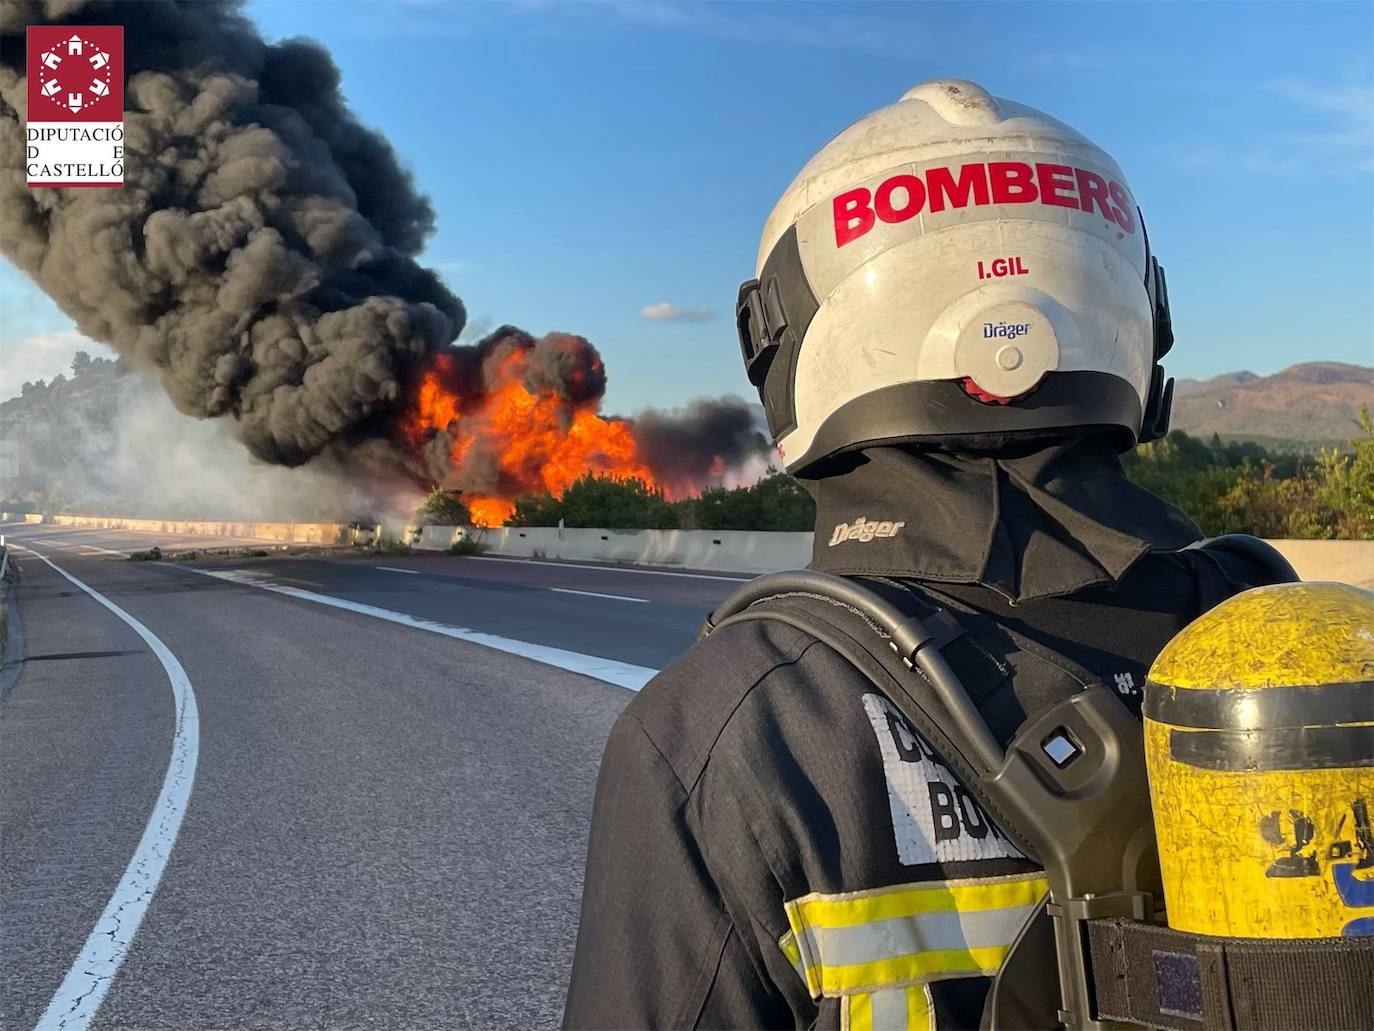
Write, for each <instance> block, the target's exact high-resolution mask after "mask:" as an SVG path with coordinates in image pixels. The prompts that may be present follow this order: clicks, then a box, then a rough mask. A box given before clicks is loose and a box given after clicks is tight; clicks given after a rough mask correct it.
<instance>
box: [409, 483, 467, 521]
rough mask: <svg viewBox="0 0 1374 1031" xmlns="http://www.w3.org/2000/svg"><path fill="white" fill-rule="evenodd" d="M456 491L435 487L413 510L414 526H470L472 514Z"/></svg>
mask: <svg viewBox="0 0 1374 1031" xmlns="http://www.w3.org/2000/svg"><path fill="white" fill-rule="evenodd" d="M458 498H459V495H458V491H456V490H445V489H444V488H443V487H435V488H434V489H433V490H431V491H430V492H429V495H428V497H426V498H425V500H424V503H423V504H422V505H420V507H419V508H417V509H416V510H415V525H416V526H471V525H472V516H471V515H470V514H469V513H468V508H467V506H466V505H464V504H463V503H462V501H460V500H459V499H458Z"/></svg>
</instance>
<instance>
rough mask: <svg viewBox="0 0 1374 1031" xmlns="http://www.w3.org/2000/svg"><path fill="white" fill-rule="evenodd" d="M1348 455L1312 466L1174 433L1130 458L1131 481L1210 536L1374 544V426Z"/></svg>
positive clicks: (1331, 455) (1366, 427)
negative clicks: (1346, 540)
mask: <svg viewBox="0 0 1374 1031" xmlns="http://www.w3.org/2000/svg"><path fill="white" fill-rule="evenodd" d="M1359 426H1360V435H1359V436H1357V437H1356V438H1355V439H1354V440H1352V441H1351V443H1350V449H1349V450H1348V451H1336V450H1328V451H1322V452H1321V453H1319V454H1318V455H1317V457H1316V458H1315V459H1313V458H1307V457H1304V456H1302V455H1296V454H1273V453H1270V452H1268V451H1266V450H1265V449H1264V448H1262V447H1260V446H1259V445H1257V444H1254V443H1244V444H1227V445H1225V446H1223V445H1222V444H1221V442H1220V440H1218V439H1216V438H1214V439H1213V441H1212V443H1211V445H1210V446H1209V445H1207V444H1204V443H1203V442H1202V441H1200V440H1198V439H1196V438H1194V437H1190V436H1188V434H1186V433H1184V432H1182V431H1181V430H1175V431H1174V432H1172V433H1170V434H1169V435H1168V436H1167V437H1165V438H1164V439H1163V440H1158V441H1155V442H1153V443H1151V444H1142V445H1141V446H1140V447H1138V448H1136V449H1135V451H1134V452H1132V453H1131V454H1128V455H1126V456H1125V458H1124V460H1123V464H1124V465H1125V467H1126V471H1127V473H1128V474H1129V475H1130V477H1131V479H1133V480H1135V482H1137V483H1139V484H1140V485H1141V486H1143V487H1146V488H1148V489H1149V490H1152V491H1154V492H1155V493H1156V494H1158V495H1160V496H1161V497H1163V498H1164V499H1165V500H1167V501H1170V502H1172V503H1173V504H1175V505H1177V506H1178V507H1179V508H1181V509H1183V511H1185V512H1186V513H1188V515H1190V516H1192V518H1193V519H1194V520H1195V521H1196V522H1197V523H1198V525H1199V526H1200V527H1201V528H1202V530H1203V532H1204V533H1206V534H1208V535H1209V536H1215V535H1217V534H1222V533H1253V534H1255V535H1256V536H1259V537H1270V538H1278V537H1296V538H1309V539H1310V538H1331V537H1341V538H1353V539H1361V540H1370V539H1374V419H1371V418H1370V415H1369V413H1368V412H1367V411H1363V412H1361V413H1360V421H1359Z"/></svg>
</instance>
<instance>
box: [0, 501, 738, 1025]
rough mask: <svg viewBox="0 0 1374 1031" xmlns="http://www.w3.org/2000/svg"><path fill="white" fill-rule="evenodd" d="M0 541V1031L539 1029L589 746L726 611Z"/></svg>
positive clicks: (676, 602) (606, 583)
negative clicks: (0, 664) (5, 570)
mask: <svg viewBox="0 0 1374 1031" xmlns="http://www.w3.org/2000/svg"><path fill="white" fill-rule="evenodd" d="M0 532H3V533H5V534H6V536H7V537H8V539H9V542H10V544H11V545H12V546H14V547H13V548H12V550H11V555H10V557H11V564H12V568H13V570H14V572H13V573H12V574H11V579H12V580H13V581H14V588H13V591H12V593H11V595H10V599H11V604H12V608H11V622H12V623H17V625H18V633H14V632H12V633H11V635H10V640H9V646H10V647H9V649H8V651H7V655H6V663H5V667H4V669H3V670H0V835H2V841H3V844H2V845H0V957H2V958H3V964H4V976H3V978H0V1027H3V1028H5V1029H8V1028H33V1027H36V1026H42V1027H45V1028H46V1027H52V1028H59V1027H61V1028H68V1029H79V1028H84V1027H93V1028H128V1029H133V1028H139V1029H178V1031H182V1029H200V1028H205V1029H210V1028H215V1029H219V1028H225V1029H229V1028H331V1029H332V1028H340V1029H344V1028H467V1027H497V1028H506V1027H510V1028H517V1027H518V1028H533V1027H550V1026H554V1025H556V1024H557V1022H558V1020H559V1017H560V1015H561V1011H562V1002H563V992H564V988H565V984H566V978H567V973H568V968H569V963H570V958H571V949H572V943H573V939H574V935H575V933H576V923H577V905H578V900H579V898H580V894H581V875H582V862H583V856H584V851H585V844H586V832H587V822H588V817H589V813H590V806H591V799H592V792H593V786H594V782H595V776H596V768H597V763H598V761H599V758H600V753H601V749H602V747H603V744H604V741H605V737H606V733H607V731H608V730H609V729H610V725H611V723H612V721H613V720H614V719H615V716H616V714H617V713H618V712H619V711H620V710H621V708H622V707H623V706H624V705H625V703H626V702H627V701H628V700H629V698H630V697H631V696H632V695H631V690H633V689H634V688H635V687H637V686H638V685H639V684H641V683H642V682H643V680H644V679H645V678H647V677H648V676H649V675H651V674H652V672H653V670H654V669H655V668H658V667H660V666H662V665H664V664H666V663H667V662H668V661H670V660H671V659H672V658H673V656H674V655H676V654H677V653H678V652H680V651H681V650H682V649H684V648H685V647H686V646H687V645H688V644H689V643H690V642H691V640H692V636H693V634H694V633H695V629H696V627H697V625H698V624H699V623H700V620H701V618H702V616H703V615H704V614H705V613H706V612H707V611H708V610H709V609H710V608H711V607H712V606H713V605H714V604H715V603H716V602H717V601H718V600H719V599H720V598H722V597H724V596H725V595H726V594H727V593H729V591H730V590H731V589H733V588H734V587H735V586H737V584H738V582H739V579H743V578H742V577H741V578H737V579H731V578H725V577H722V576H721V575H720V574H699V575H691V574H688V573H686V572H684V571H676V572H673V573H668V572H663V573H659V572H651V571H647V570H640V569H621V568H614V567H598V566H574V565H562V564H554V563H535V562H521V561H515V560H502V559H488V558H456V557H449V556H442V557H439V556H436V557H423V558H397V559H366V560H363V559H349V558H344V559H328V558H271V559H257V560H255V559H228V560H222V561H206V562H198V563H180V562H177V563H171V562H161V563H156V562H139V563H135V562H128V561H124V560H122V556H123V555H125V554H126V553H127V552H128V551H129V550H130V549H135V548H144V547H147V546H149V545H151V544H154V543H161V544H163V546H164V547H165V546H167V545H168V544H169V543H177V542H171V541H169V540H168V539H167V538H164V537H162V536H161V535H154V534H146V533H138V534H135V533H130V532H126V531H117V530H77V529H69V528H65V527H52V526H24V525H13V524H11V525H9V526H5V527H0ZM205 543H206V542H205V540H204V539H203V538H195V539H194V540H192V541H190V542H189V544H190V545H191V546H196V545H201V544H205ZM233 543H235V544H241V543H242V542H238V541H236V542H233ZM181 546H185V544H184V543H183V544H182V545H181ZM45 559H46V560H48V561H45ZM50 563H51V564H50ZM64 574H65V575H64ZM92 592H94V593H92ZM15 608H17V620H16V619H15ZM16 653H17V654H16ZM627 688H628V689H627Z"/></svg>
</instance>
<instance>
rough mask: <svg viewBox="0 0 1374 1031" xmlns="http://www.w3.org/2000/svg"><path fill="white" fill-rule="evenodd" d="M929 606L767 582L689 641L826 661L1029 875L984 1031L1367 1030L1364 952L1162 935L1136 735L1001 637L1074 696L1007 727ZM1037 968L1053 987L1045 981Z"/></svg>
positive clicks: (783, 580) (878, 590)
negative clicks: (729, 634)
mask: <svg viewBox="0 0 1374 1031" xmlns="http://www.w3.org/2000/svg"><path fill="white" fill-rule="evenodd" d="M1201 547H1202V550H1203V551H1204V553H1206V554H1207V555H1208V557H1209V558H1210V559H1212V560H1214V561H1220V560H1221V557H1222V556H1224V555H1225V554H1226V553H1228V552H1230V553H1235V552H1240V553H1243V554H1246V555H1248V556H1249V557H1251V558H1257V559H1259V560H1261V561H1262V562H1264V563H1266V564H1267V566H1268V567H1269V568H1270V570H1271V573H1272V574H1273V577H1274V579H1275V580H1288V581H1291V580H1296V579H1297V576H1296V574H1295V573H1294V571H1293V569H1292V567H1291V566H1289V565H1288V563H1287V562H1286V561H1285V560H1284V559H1283V558H1282V557H1281V556H1280V555H1279V554H1278V553H1277V552H1276V551H1274V550H1273V549H1272V548H1271V547H1269V546H1268V545H1267V544H1265V543H1264V542H1263V541H1260V540H1258V539H1256V538H1253V537H1248V536H1244V535H1239V534H1237V535H1228V536H1225V537H1221V538H1216V539H1214V540H1212V541H1207V542H1204V543H1203V545H1201ZM933 597H941V596H939V595H937V594H936V593H935V592H934V591H932V590H930V589H929V588H928V587H926V586H925V585H922V593H917V592H916V591H914V590H913V589H912V588H911V587H909V586H907V585H905V584H903V583H902V582H900V581H896V580H889V579H887V578H864V579H858V578H847V577H841V576H836V575H833V574H829V573H823V572H819V571H814V570H799V571H793V572H782V573H773V574H769V575H766V576H762V577H759V578H758V579H756V580H753V581H751V582H750V583H748V584H746V585H745V586H744V587H742V588H741V589H740V590H738V591H736V592H735V593H734V594H733V595H731V596H730V597H729V598H728V599H726V600H725V601H724V602H723V603H722V604H721V605H720V606H719V607H718V608H717V609H716V610H715V611H714V612H713V613H712V614H711V615H710V616H709V617H708V618H707V620H706V623H705V625H704V626H703V627H702V630H701V634H700V636H701V637H705V636H707V635H708V634H711V633H714V632H718V631H719V630H720V629H722V628H723V627H726V626H731V625H734V624H738V623H743V622H748V621H752V620H760V619H761V620H770V621H776V622H781V623H785V624H787V625H789V626H792V627H794V628H796V629H798V630H801V631H803V632H804V633H806V634H808V635H810V636H812V637H814V638H816V639H817V640H820V641H822V642H823V643H825V644H826V645H828V646H829V647H830V648H832V649H833V650H834V651H836V652H837V653H838V654H840V655H841V656H843V657H844V658H845V659H846V660H848V661H849V662H850V663H851V664H852V665H853V666H854V667H855V668H856V669H857V670H858V671H859V672H861V673H863V674H864V676H865V677H867V678H868V679H869V680H870V681H872V682H873V684H874V686H875V687H877V688H878V689H879V690H880V691H881V692H882V693H883V694H884V695H885V696H886V697H887V698H888V700H889V701H891V702H892V704H893V705H895V706H896V707H897V709H898V710H899V711H900V712H901V713H902V714H903V716H905V718H906V719H907V720H908V721H909V722H910V723H911V724H912V726H913V727H914V728H915V729H916V730H917V731H918V732H919V733H920V734H922V735H923V736H924V737H925V738H926V739H927V740H928V741H929V742H930V743H931V745H932V747H933V748H935V750H936V751H937V752H939V754H940V755H941V757H942V759H944V760H945V761H946V762H947V763H948V764H949V765H950V767H951V769H952V770H953V771H954V772H955V773H956V775H957V776H958V777H959V778H960V780H961V781H962V782H963V783H964V784H965V786H966V787H967V788H968V790H969V791H970V792H971V793H972V794H973V796H974V798H975V799H976V800H977V801H978V802H979V803H980V804H981V805H982V806H983V807H984V809H985V810H986V811H987V812H988V813H989V815H990V816H991V818H992V819H993V820H994V821H995V822H996V823H997V824H998V826H999V827H1000V828H1001V829H1002V830H1003V831H1004V832H1005V833H1006V834H1007V835H1008V837H1010V838H1011V839H1012V841H1013V842H1015V843H1016V844H1017V846H1018V847H1019V848H1020V849H1021V850H1022V851H1023V852H1024V853H1025V854H1026V855H1027V856H1028V857H1031V858H1033V859H1035V860H1036V861H1037V862H1039V863H1040V864H1041V865H1042V866H1043V867H1044V868H1045V872H1046V877H1047V879H1048V882H1049V893H1048V895H1047V897H1046V898H1045V900H1044V901H1042V903H1041V905H1040V907H1039V908H1038V909H1037V910H1036V912H1035V914H1034V916H1033V917H1032V918H1031V919H1030V920H1029V921H1028V923H1027V924H1026V926H1025V928H1024V929H1023V930H1022V932H1021V934H1020V935H1019V936H1018V938H1017V940H1016V941H1015V942H1014V943H1013V944H1012V947H1011V950H1010V952H1009V954H1008V956H1007V958H1006V960H1005V961H1004V963H1003V965H1002V967H1001V969H1000V970H999V972H998V974H997V975H996V977H995V978H994V981H993V985H992V988H991V990H990V991H989V994H988V999H987V1003H986V1006H985V1009H984V1014H983V1027H984V1028H985V1029H990V1031H1006V1029H1011V1028H1053V1027H1065V1028H1069V1029H1091V1031H1098V1029H1106V1028H1139V1027H1142V1026H1144V1027H1152V1028H1169V1029H1178V1031H1185V1029H1206V1031H1213V1029H1231V1028H1274V1029H1278V1028H1293V1027H1319V1028H1351V1029H1355V1028H1368V1027H1374V938H1368V937H1366V938H1317V939H1313V938H1307V939H1293V940H1276V939H1255V938H1230V937H1219V936H1213V935H1203V934H1192V933H1187V932H1182V931H1177V930H1171V929H1169V928H1167V927H1164V926H1162V925H1161V923H1160V922H1158V921H1159V917H1160V910H1161V908H1162V901H1163V890H1162V882H1161V876H1160V869H1159V858H1158V854H1157V851H1156V842H1155V832H1154V827H1153V823H1152V816H1151V806H1150V794H1149V787H1148V782H1147V778H1146V769H1145V752H1144V748H1145V746H1144V740H1143V734H1142V728H1141V723H1140V721H1139V720H1138V719H1137V718H1136V717H1135V716H1133V715H1132V714H1131V713H1130V711H1129V710H1128V709H1127V708H1126V706H1125V705H1124V704H1123V703H1122V702H1121V701H1120V700H1119V699H1118V698H1117V697H1116V695H1115V693H1114V692H1113V691H1111V690H1110V689H1109V688H1107V687H1106V686H1105V685H1104V684H1103V683H1102V682H1101V681H1100V680H1098V679H1097V678H1095V677H1094V676H1093V675H1092V674H1091V673H1089V672H1088V671H1087V670H1085V669H1083V668H1082V667H1080V666H1078V665H1077V664H1075V663H1073V662H1071V661H1070V660H1068V659H1067V658H1065V657H1064V656H1061V655H1057V654H1056V653H1053V652H1051V651H1049V650H1048V649H1045V648H1043V647H1042V646H1040V645H1038V644H1036V643H1034V642H1032V641H1029V640H1028V639H1026V638H1024V637H1022V636H1021V635H1018V634H1015V633H1013V632H1011V631H1009V630H1007V629H1006V628H1005V627H1003V628H1002V629H1003V630H1004V631H1005V632H1006V633H1007V634H1008V636H1009V637H1010V638H1011V639H1012V641H1013V643H1014V644H1015V645H1016V646H1017V647H1018V648H1019V649H1021V651H1022V652H1023V653H1025V655H1027V656H1029V657H1030V658H1031V660H1032V661H1034V660H1035V659H1036V658H1038V659H1039V660H1040V661H1049V662H1051V663H1053V665H1055V666H1057V667H1058V668H1059V669H1061V670H1066V671H1068V672H1069V673H1070V675H1071V676H1070V679H1071V680H1073V681H1076V683H1074V684H1073V685H1072V686H1071V687H1069V688H1068V689H1067V690H1065V691H1063V692H1061V693H1060V695H1059V696H1058V697H1057V698H1051V699H1048V700H1045V701H1044V702H1043V704H1041V705H1040V707H1039V708H1038V710H1035V711H1029V712H1027V713H1026V717H1025V719H1024V720H1022V721H1021V722H1020V723H1019V725H1018V726H1011V725H1010V721H1009V720H1008V718H1007V716H1006V714H1005V710H996V709H995V707H994V706H992V705H991V704H989V703H990V700H991V697H992V695H993V693H994V691H995V690H996V688H998V687H999V686H1000V685H1001V684H1002V683H1003V682H1004V681H1005V679H1006V669H1005V668H1004V667H1000V666H997V665H996V664H995V663H989V662H988V661H987V660H988V656H987V654H986V653H985V652H982V650H981V649H980V648H978V647H977V646H975V645H974V643H973V641H972V638H971V637H970V635H969V632H968V630H967V629H965V627H964V626H963V625H962V624H961V622H960V620H959V618H958V617H957V616H956V615H955V613H954V611H952V609H953V608H954V607H956V606H957V603H956V602H954V601H953V600H952V599H943V600H944V601H945V604H943V605H941V604H936V603H934V602H933V601H932V598H933ZM980 655H981V656H982V659H981V660H980V658H979V656H980ZM999 712H1000V715H999ZM1152 921H1156V922H1152ZM1052 955H1053V956H1055V957H1056V965H1057V969H1058V979H1057V982H1056V981H1055V979H1053V978H1051V977H1050V976H1049V971H1048V969H1047V967H1046V962H1047V957H1049V956H1052Z"/></svg>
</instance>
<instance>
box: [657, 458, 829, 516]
mask: <svg viewBox="0 0 1374 1031" xmlns="http://www.w3.org/2000/svg"><path fill="white" fill-rule="evenodd" d="M680 504H682V505H683V506H684V507H687V508H688V510H689V511H690V518H691V522H692V523H693V524H694V525H696V526H699V527H701V528H702V529H703V530H810V529H811V528H812V527H814V526H815V524H816V503H815V502H814V501H813V500H812V499H811V495H810V494H808V493H807V491H806V488H805V487H803V486H802V485H801V484H800V483H799V482H798V481H797V480H796V479H794V478H793V477H791V476H788V475H787V474H786V473H781V472H779V473H772V474H771V475H769V476H765V477H764V478H763V479H762V480H759V482H758V483H756V484H754V485H753V486H751V487H736V488H734V489H733V490H731V489H727V488H725V487H710V488H707V489H706V490H704V491H702V492H701V496H700V497H698V498H694V499H692V500H691V501H688V502H681V503H680ZM684 522H686V520H685V519H684Z"/></svg>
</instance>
